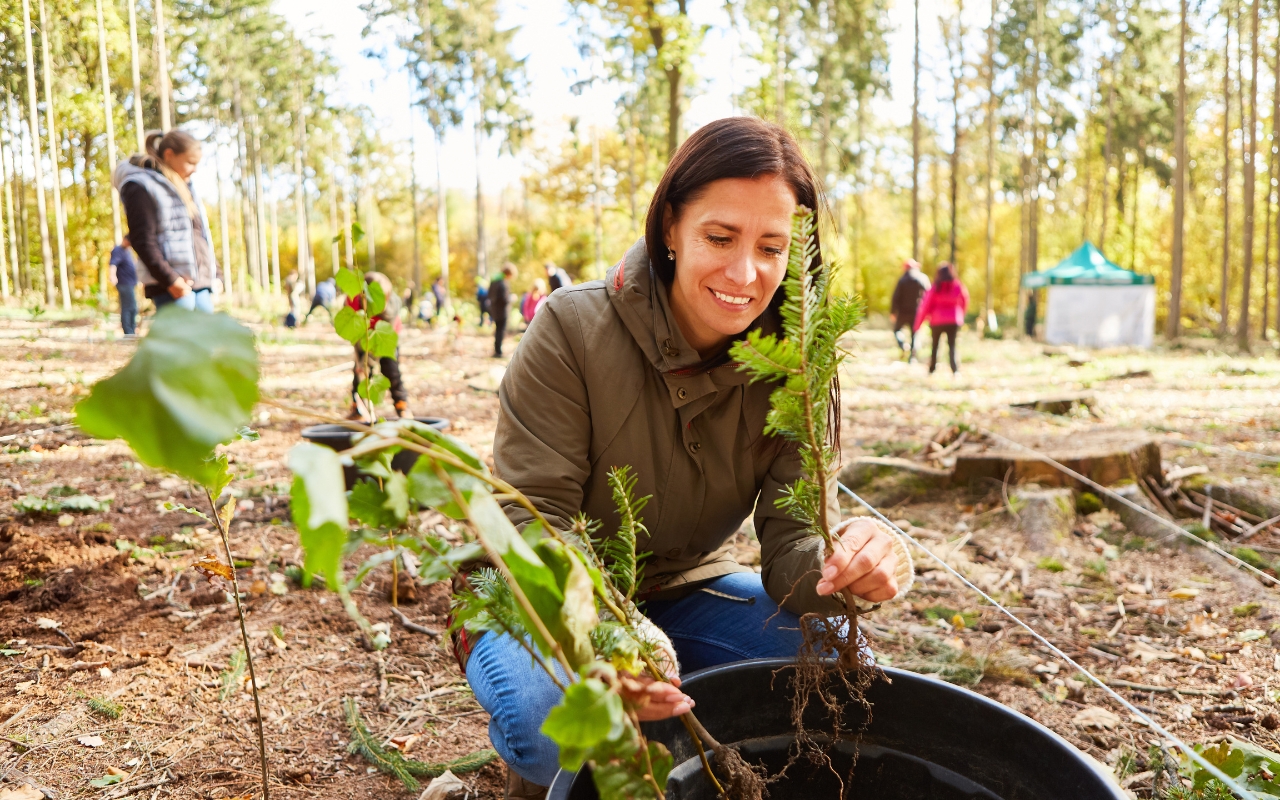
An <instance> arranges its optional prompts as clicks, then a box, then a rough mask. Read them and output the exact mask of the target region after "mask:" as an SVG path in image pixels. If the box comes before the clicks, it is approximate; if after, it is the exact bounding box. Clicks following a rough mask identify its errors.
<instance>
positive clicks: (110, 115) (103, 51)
mask: <svg viewBox="0 0 1280 800" xmlns="http://www.w3.org/2000/svg"><path fill="white" fill-rule="evenodd" d="M94 6H95V10H96V11H97V19H98V66H99V67H100V68H101V70H102V116H103V119H104V120H106V136H107V174H108V175H114V174H115V171H116V120H115V111H114V109H113V103H112V99H111V71H110V70H109V69H108V68H107V29H106V26H105V25H104V24H103V22H102V0H94ZM85 146H86V147H87V146H88V141H87V140H86V142H85ZM85 165H86V171H87V167H88V158H87V155H86V161H85ZM88 183H89V182H88V181H85V185H86V186H88ZM108 183H110V184H111V241H112V242H113V243H117V244H118V243H119V242H120V236H121V230H120V193H119V192H117V191H116V187H115V182H114V181H111V180H109V179H108ZM101 273H102V274H101V275H100V276H99V279H98V302H99V303H100V304H101V306H102V307H103V308H106V303H107V265H106V264H103V265H102V267H101Z"/></svg>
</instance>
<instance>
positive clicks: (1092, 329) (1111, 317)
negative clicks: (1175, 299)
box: [1022, 242, 1156, 347]
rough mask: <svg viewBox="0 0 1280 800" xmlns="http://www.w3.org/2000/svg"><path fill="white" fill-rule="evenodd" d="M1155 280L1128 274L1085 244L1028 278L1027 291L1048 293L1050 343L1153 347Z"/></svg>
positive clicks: (1024, 281) (1025, 279) (1025, 281)
mask: <svg viewBox="0 0 1280 800" xmlns="http://www.w3.org/2000/svg"><path fill="white" fill-rule="evenodd" d="M1155 282H1156V281H1155V278H1153V277H1152V276H1150V275H1139V274H1138V273H1136V272H1133V271H1131V270H1127V269H1124V268H1123V267H1121V266H1120V265H1118V264H1116V263H1115V262H1114V261H1111V260H1110V259H1108V258H1107V257H1106V256H1104V255H1103V254H1102V251H1101V250H1099V249H1098V248H1096V247H1094V246H1093V244H1092V243H1091V242H1085V243H1084V244H1082V245H1080V247H1079V248H1078V249H1077V250H1076V251H1075V252H1074V253H1072V254H1071V255H1069V256H1067V257H1066V258H1064V259H1062V261H1060V262H1058V264H1057V265H1056V266H1054V267H1053V268H1052V269H1047V270H1041V271H1039V272H1032V273H1029V274H1027V275H1024V276H1023V277H1022V288H1024V289H1042V288H1047V289H1048V292H1047V294H1048V298H1047V300H1048V304H1049V308H1048V311H1047V312H1046V313H1045V332H1044V337H1045V341H1047V342H1049V343H1050V344H1072V345H1076V346H1078V347H1115V346H1121V345H1131V346H1137V347H1150V346H1151V343H1152V339H1153V338H1154V335H1155V319H1156V292H1155V288H1156V287H1155Z"/></svg>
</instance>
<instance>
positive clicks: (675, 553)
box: [667, 547, 680, 558]
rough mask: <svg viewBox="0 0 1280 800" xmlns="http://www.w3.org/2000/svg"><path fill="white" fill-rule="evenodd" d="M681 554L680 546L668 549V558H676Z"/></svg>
mask: <svg viewBox="0 0 1280 800" xmlns="http://www.w3.org/2000/svg"><path fill="white" fill-rule="evenodd" d="M679 555H680V548H679V547H673V548H671V549H670V550H668V551H667V558H675V557H677V556H679Z"/></svg>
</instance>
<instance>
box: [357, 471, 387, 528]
mask: <svg viewBox="0 0 1280 800" xmlns="http://www.w3.org/2000/svg"><path fill="white" fill-rule="evenodd" d="M387 499H388V498H387V494H386V492H384V491H383V490H382V489H379V488H378V485H377V484H376V483H374V482H373V481H359V482H357V483H356V485H355V486H353V487H351V491H350V492H349V493H348V494H347V504H348V505H349V507H350V513H351V518H352V519H354V520H356V521H357V522H360V523H361V524H363V525H367V526H369V527H370V528H393V527H395V526H396V524H397V522H398V520H397V519H396V516H395V514H394V513H393V512H392V511H391V510H389V509H388V508H387Z"/></svg>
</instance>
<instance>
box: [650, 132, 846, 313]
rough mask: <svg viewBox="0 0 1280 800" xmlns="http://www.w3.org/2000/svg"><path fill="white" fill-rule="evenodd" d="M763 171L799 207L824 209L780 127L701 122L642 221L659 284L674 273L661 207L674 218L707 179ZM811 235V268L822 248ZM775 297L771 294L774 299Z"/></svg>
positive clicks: (809, 172)
mask: <svg viewBox="0 0 1280 800" xmlns="http://www.w3.org/2000/svg"><path fill="white" fill-rule="evenodd" d="M764 175H777V176H779V177H781V178H782V179H783V180H785V181H786V182H787V185H788V186H790V187H791V191H793V192H795V195H796V202H797V203H799V204H800V205H802V206H805V207H807V208H812V209H815V210H816V211H818V212H819V213H821V212H822V211H823V210H825V206H826V201H825V198H823V196H822V189H821V188H820V187H819V185H818V178H817V176H816V175H814V173H813V168H812V167H810V166H809V162H807V161H806V160H805V158H804V153H802V152H801V151H800V145H799V144H798V143H797V142H796V140H795V138H794V137H793V136H792V135H791V134H790V133H787V130H786V129H785V128H783V127H782V126H780V125H775V124H773V123H772V122H765V121H764V120H762V119H758V118H756V117H727V118H725V119H718V120H716V121H715V122H710V123H707V124H706V125H703V126H702V127H701V128H699V129H698V130H696V131H694V133H693V135H692V136H690V137H689V138H688V139H686V140H685V142H684V144H682V145H680V149H678V150H676V154H675V155H674V156H673V157H672V158H671V163H669V164H668V165H667V171H666V172H665V173H663V175H662V180H661V181H659V182H658V188H657V190H655V191H654V193H653V200H652V201H651V202H650V203H649V213H648V216H647V217H646V219H645V224H644V241H645V246H646V247H647V248H648V250H649V260H650V261H651V262H652V263H653V271H654V272H655V273H657V275H658V277H659V278H661V279H662V281H663V282H664V283H666V284H668V285H669V284H670V283H671V281H672V280H674V279H675V274H676V262H674V261H671V260H670V259H668V258H667V257H666V251H667V246H666V244H665V242H664V237H663V222H664V219H663V216H664V214H665V213H666V209H667V207H668V206H669V207H670V208H671V213H672V214H675V215H676V216H677V217H679V216H680V212H681V210H682V209H683V208H684V207H685V206H686V205H688V204H689V203H691V202H693V201H694V200H696V199H698V197H699V196H700V195H701V194H702V193H703V191H705V190H706V187H707V185H708V184H710V183H712V182H713V181H718V180H722V179H724V178H759V177H761V176H764ZM813 238H814V244H817V245H819V247H818V252H819V256H818V259H817V260H818V263H817V264H814V265H813V267H814V268H819V266H820V265H821V261H822V256H821V252H822V248H821V242H820V241H819V240H818V234H817V232H816V231H815V232H814V236H813ZM778 299H779V296H775V298H774V300H775V303H776V302H777V301H778ZM771 305H773V304H772V303H771Z"/></svg>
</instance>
